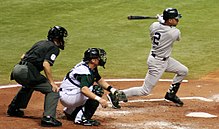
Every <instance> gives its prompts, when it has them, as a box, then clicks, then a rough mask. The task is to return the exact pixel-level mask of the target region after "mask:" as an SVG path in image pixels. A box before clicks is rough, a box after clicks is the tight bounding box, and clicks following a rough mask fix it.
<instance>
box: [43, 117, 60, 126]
mask: <svg viewBox="0 0 219 129" xmlns="http://www.w3.org/2000/svg"><path fill="white" fill-rule="evenodd" d="M41 126H43V127H58V126H62V123H61V122H60V121H58V120H56V119H55V118H53V117H51V116H43V118H42V120H41Z"/></svg>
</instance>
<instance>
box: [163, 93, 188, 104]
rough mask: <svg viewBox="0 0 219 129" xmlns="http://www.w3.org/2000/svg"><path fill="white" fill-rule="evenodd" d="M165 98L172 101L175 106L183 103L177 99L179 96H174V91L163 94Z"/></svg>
mask: <svg viewBox="0 0 219 129" xmlns="http://www.w3.org/2000/svg"><path fill="white" fill-rule="evenodd" d="M165 99H166V100H169V101H172V102H174V103H175V104H176V106H177V107H182V106H183V104H184V103H183V102H182V101H181V100H180V99H179V97H178V96H176V94H174V93H168V92H167V93H166V95H165Z"/></svg>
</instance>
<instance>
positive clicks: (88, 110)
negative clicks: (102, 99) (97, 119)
mask: <svg viewBox="0 0 219 129" xmlns="http://www.w3.org/2000/svg"><path fill="white" fill-rule="evenodd" d="M98 106H99V102H98V101H97V100H92V99H88V100H87V101H86V103H85V104H84V108H82V109H84V110H82V111H83V115H84V117H85V118H87V119H91V117H92V116H93V115H94V113H95V111H96V110H97V107H98Z"/></svg>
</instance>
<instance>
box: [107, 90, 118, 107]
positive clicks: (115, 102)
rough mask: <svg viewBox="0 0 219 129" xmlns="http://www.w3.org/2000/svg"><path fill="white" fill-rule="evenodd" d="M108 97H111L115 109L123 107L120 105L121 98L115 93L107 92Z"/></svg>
mask: <svg viewBox="0 0 219 129" xmlns="http://www.w3.org/2000/svg"><path fill="white" fill-rule="evenodd" d="M107 98H108V99H109V101H110V103H111V104H112V107H113V108H115V109H118V108H121V106H120V105H119V100H118V98H117V96H116V95H115V94H112V93H109V94H107Z"/></svg>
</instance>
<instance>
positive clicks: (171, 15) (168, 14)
mask: <svg viewBox="0 0 219 129" xmlns="http://www.w3.org/2000/svg"><path fill="white" fill-rule="evenodd" d="M181 17H182V15H181V14H180V13H179V12H178V11H177V9H175V8H167V9H165V10H164V11H163V19H164V20H165V21H166V20H168V19H180V18H181Z"/></svg>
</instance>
